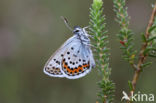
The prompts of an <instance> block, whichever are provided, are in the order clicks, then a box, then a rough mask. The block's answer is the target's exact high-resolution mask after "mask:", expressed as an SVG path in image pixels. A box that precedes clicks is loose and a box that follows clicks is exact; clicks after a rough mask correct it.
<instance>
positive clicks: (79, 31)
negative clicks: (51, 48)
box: [73, 26, 88, 37]
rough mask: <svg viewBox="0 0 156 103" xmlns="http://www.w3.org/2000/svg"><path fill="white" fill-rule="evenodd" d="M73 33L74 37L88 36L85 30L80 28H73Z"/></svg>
mask: <svg viewBox="0 0 156 103" xmlns="http://www.w3.org/2000/svg"><path fill="white" fill-rule="evenodd" d="M73 33H74V34H75V35H79V36H85V37H88V34H87V32H86V30H85V28H81V27H79V26H75V27H74V30H73Z"/></svg>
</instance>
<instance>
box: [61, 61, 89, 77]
mask: <svg viewBox="0 0 156 103" xmlns="http://www.w3.org/2000/svg"><path fill="white" fill-rule="evenodd" d="M62 64H63V67H64V68H65V69H66V70H67V72H68V73H72V74H74V73H78V72H79V71H80V70H81V71H84V69H83V68H85V67H89V66H90V63H88V64H84V65H82V66H78V67H77V68H73V70H71V69H70V68H68V65H66V64H65V62H64V61H63V62H62Z"/></svg>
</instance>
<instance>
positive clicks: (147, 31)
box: [132, 3, 156, 91]
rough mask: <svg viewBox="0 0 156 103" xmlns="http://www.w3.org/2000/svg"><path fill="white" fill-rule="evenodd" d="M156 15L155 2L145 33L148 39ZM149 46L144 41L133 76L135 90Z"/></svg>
mask: <svg viewBox="0 0 156 103" xmlns="http://www.w3.org/2000/svg"><path fill="white" fill-rule="evenodd" d="M155 16H156V3H155V6H154V8H153V12H152V15H151V18H150V20H149V23H148V26H147V29H146V33H145V37H146V40H148V39H149V34H150V33H149V28H151V26H152V25H153V22H154V17H155ZM147 46H148V42H145V43H143V45H142V48H141V51H140V54H139V60H138V64H137V67H136V70H135V73H134V76H133V80H132V84H133V91H134V90H135V88H136V82H137V80H138V77H139V74H140V72H141V65H142V64H143V63H144V61H145V59H146V57H147V55H144V51H145V49H146V48H147Z"/></svg>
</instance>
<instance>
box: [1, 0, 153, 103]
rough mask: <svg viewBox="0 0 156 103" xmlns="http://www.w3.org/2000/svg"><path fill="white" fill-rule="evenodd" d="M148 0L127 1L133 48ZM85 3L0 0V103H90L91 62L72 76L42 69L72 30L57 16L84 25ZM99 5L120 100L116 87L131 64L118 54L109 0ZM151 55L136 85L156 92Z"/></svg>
mask: <svg viewBox="0 0 156 103" xmlns="http://www.w3.org/2000/svg"><path fill="white" fill-rule="evenodd" d="M154 1H155V0H141V1H140V0H128V1H127V6H128V13H129V15H130V16H131V19H130V28H131V29H133V30H134V32H135V34H136V35H134V37H135V40H134V44H135V45H136V48H137V46H138V45H140V44H139V41H141V39H140V32H145V31H144V30H145V28H146V26H147V23H148V20H149V17H150V14H151V11H152V7H151V4H152V3H154ZM91 3H92V0H1V1H0V7H1V9H0V103H95V101H96V92H97V89H98V87H97V85H96V82H97V81H98V77H97V70H96V68H95V69H93V70H92V72H91V73H90V74H88V75H87V76H85V77H83V78H81V79H77V80H68V79H61V78H52V77H48V76H47V75H45V74H44V73H43V72H42V69H43V66H44V64H45V62H46V61H47V59H48V58H49V57H50V56H51V54H52V53H53V52H54V51H55V50H56V49H57V48H58V47H59V46H60V45H61V44H62V43H63V42H64V41H65V40H66V39H68V38H69V37H70V36H72V33H71V32H70V31H69V30H68V28H66V27H65V25H64V23H63V22H62V20H61V19H60V16H64V17H66V18H68V20H69V22H70V24H72V25H73V26H74V25H79V26H82V27H84V26H87V25H88V22H89V16H88V15H89V7H90V5H91ZM104 8H105V10H104V13H105V15H106V18H107V19H106V22H107V28H108V30H109V35H110V36H109V38H110V42H111V44H110V48H111V59H110V60H111V63H110V65H111V67H112V77H111V79H112V80H113V81H114V82H115V83H116V88H118V89H117V90H116V93H115V95H116V97H115V99H116V101H115V102H120V100H121V96H122V91H123V90H124V91H128V89H129V88H128V84H127V80H128V79H131V77H132V75H133V70H131V69H130V68H129V66H127V65H129V64H128V63H125V62H123V60H122V58H121V50H120V49H119V45H120V44H119V43H118V41H117V38H116V33H117V32H118V30H119V27H118V24H117V23H116V22H115V21H114V18H115V13H114V12H113V1H112V0H104ZM139 47H140V46H138V49H139ZM148 59H151V58H148ZM152 61H153V62H154V63H153V64H152V65H151V66H150V67H149V68H148V69H144V71H145V72H143V73H142V75H141V78H140V80H139V81H138V84H137V88H136V91H141V92H142V93H154V94H156V88H155V74H156V69H155V67H156V64H155V62H156V61H155V60H152ZM128 68H129V69H128ZM142 103H143V102H142Z"/></svg>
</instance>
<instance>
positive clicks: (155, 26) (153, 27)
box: [148, 25, 156, 33]
mask: <svg viewBox="0 0 156 103" xmlns="http://www.w3.org/2000/svg"><path fill="white" fill-rule="evenodd" d="M154 29H156V25H154V26H152V27H151V28H150V29H149V30H148V32H149V33H151V32H152V31H153V30H154Z"/></svg>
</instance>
